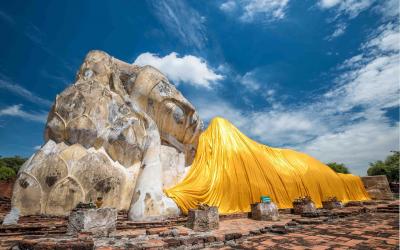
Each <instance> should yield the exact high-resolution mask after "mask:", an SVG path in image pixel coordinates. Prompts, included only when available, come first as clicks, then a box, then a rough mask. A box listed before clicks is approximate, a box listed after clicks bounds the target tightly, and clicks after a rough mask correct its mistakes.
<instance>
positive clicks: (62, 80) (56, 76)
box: [40, 69, 72, 85]
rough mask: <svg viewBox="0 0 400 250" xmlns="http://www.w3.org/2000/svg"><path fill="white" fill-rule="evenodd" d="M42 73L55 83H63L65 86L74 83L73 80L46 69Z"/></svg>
mask: <svg viewBox="0 0 400 250" xmlns="http://www.w3.org/2000/svg"><path fill="white" fill-rule="evenodd" d="M40 73H41V75H42V76H43V77H45V78H48V79H50V80H52V81H54V82H55V83H63V84H64V85H69V84H71V82H72V79H69V78H67V77H65V76H63V75H61V74H54V73H50V72H49V71H47V70H46V69H43V70H41V71H40Z"/></svg>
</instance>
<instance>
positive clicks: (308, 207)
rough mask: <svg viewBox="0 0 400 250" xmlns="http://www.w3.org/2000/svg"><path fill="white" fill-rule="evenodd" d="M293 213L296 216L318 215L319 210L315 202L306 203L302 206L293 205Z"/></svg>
mask: <svg viewBox="0 0 400 250" xmlns="http://www.w3.org/2000/svg"><path fill="white" fill-rule="evenodd" d="M293 213H294V214H304V213H307V214H314V213H317V209H316V208H315V205H314V202H312V201H310V202H306V203H302V204H296V203H293Z"/></svg>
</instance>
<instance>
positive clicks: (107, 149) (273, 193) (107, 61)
mask: <svg viewBox="0 0 400 250" xmlns="http://www.w3.org/2000/svg"><path fill="white" fill-rule="evenodd" d="M202 126H203V125H202V121H201V120H200V119H199V117H198V114H197V112H196V111H195V109H194V107H193V105H192V104H190V103H189V102H188V100H186V99H185V98H184V97H183V96H182V94H181V93H180V92H179V91H178V90H177V89H176V88H175V87H174V85H172V84H171V83H170V82H169V81H168V79H167V78H166V77H165V76H164V75H163V74H162V73H160V72H159V71H158V70H157V69H155V68H153V67H150V66H144V67H139V66H137V65H131V64H128V63H125V62H122V61H120V60H118V59H115V58H113V57H111V56H109V55H107V54H106V53H104V52H101V51H92V52H90V53H88V55H87V56H86V58H85V60H84V62H83V64H82V65H81V67H80V69H79V71H78V73H77V77H76V81H75V83H74V84H73V85H71V86H69V87H68V88H67V89H65V90H64V91H63V92H62V93H61V94H60V95H58V96H57V97H56V100H55V103H54V105H53V107H52V109H51V111H50V113H49V116H48V120H47V123H46V129H45V144H44V145H43V146H42V147H41V148H40V149H39V150H38V151H37V152H36V153H35V154H34V155H33V156H31V157H30V158H29V160H28V161H27V162H25V164H24V165H23V166H22V167H21V169H20V171H19V173H18V177H17V180H16V183H15V185H14V189H13V197H12V206H13V207H16V208H18V209H19V210H20V213H21V214H22V215H28V214H51V215H67V214H68V213H69V212H70V211H71V210H72V209H73V208H74V207H75V206H76V205H77V204H78V203H79V202H90V201H95V200H96V199H97V198H98V197H101V198H102V200H103V206H106V207H107V206H108V207H115V208H117V209H119V210H129V214H128V217H129V219H130V220H134V221H151V220H159V219H163V218H166V217H169V216H177V215H179V214H180V213H181V212H183V213H187V211H188V209H190V208H194V207H196V206H197V205H198V204H199V203H204V204H208V205H215V206H218V209H219V212H221V213H236V212H247V211H249V210H250V204H252V203H254V202H257V201H259V199H260V196H261V195H268V196H270V197H271V199H272V201H273V202H275V203H276V204H277V205H278V207H280V208H289V207H291V206H292V201H293V200H294V199H296V198H298V197H301V196H310V197H311V198H312V199H313V201H314V202H315V203H316V205H317V206H321V202H322V201H323V200H324V199H327V198H328V197H333V196H334V197H337V198H338V199H339V200H341V201H343V202H346V201H349V200H366V199H369V197H368V195H367V193H366V192H365V189H364V187H363V185H362V183H361V180H360V178H359V177H358V176H354V175H342V174H336V173H335V172H334V171H333V170H331V169H330V168H329V167H328V166H326V165H324V164H323V163H321V162H319V161H318V160H316V159H314V158H312V157H310V156H308V155H306V154H302V153H299V152H296V151H293V150H288V149H278V148H271V147H268V146H265V145H262V144H259V143H257V142H255V141H253V140H251V139H250V138H248V137H246V136H245V135H244V134H242V133H241V132H240V131H239V130H238V129H237V128H235V127H234V126H233V125H232V124H231V123H229V122H228V121H227V120H225V119H223V118H215V119H213V120H212V121H211V122H210V124H209V126H208V128H207V130H205V131H204V132H203V131H202V130H203V128H202ZM267 130H268V128H266V132H267Z"/></svg>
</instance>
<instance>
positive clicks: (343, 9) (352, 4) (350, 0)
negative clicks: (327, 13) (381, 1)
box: [319, 0, 375, 19]
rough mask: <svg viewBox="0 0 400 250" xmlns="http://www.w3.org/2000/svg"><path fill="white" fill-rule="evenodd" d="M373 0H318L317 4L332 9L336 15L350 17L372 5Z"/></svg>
mask: <svg viewBox="0 0 400 250" xmlns="http://www.w3.org/2000/svg"><path fill="white" fill-rule="evenodd" d="M374 2H375V0H320V1H319V6H320V7H321V8H322V9H332V10H333V11H335V12H336V14H337V16H341V15H346V16H348V17H349V18H350V19H352V18H355V17H357V16H358V15H359V14H360V13H361V12H363V11H364V10H366V9H368V8H369V7H370V6H372V4H373V3H374Z"/></svg>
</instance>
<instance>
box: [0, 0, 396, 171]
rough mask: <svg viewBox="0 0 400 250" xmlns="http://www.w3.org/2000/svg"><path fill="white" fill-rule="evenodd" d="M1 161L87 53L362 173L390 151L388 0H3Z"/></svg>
mask: <svg viewBox="0 0 400 250" xmlns="http://www.w3.org/2000/svg"><path fill="white" fill-rule="evenodd" d="M0 6H1V7H0V29H1V31H2V39H1V46H0V58H1V60H0V138H1V141H2V143H1V145H0V155H3V156H6V155H23V156H29V155H31V154H32V153H33V152H34V151H35V150H36V148H37V147H38V146H40V145H41V144H42V143H43V130H44V125H45V121H46V117H47V113H48V111H49V109H50V107H51V105H52V102H53V101H54V99H55V96H56V94H57V93H59V92H61V91H62V90H63V89H65V88H66V87H67V86H68V85H69V84H71V83H73V80H74V77H75V73H76V71H77V70H78V68H79V66H80V64H81V62H82V60H83V58H84V56H85V54H86V53H87V52H88V51H90V50H93V49H100V50H104V51H106V52H107V53H109V54H111V55H112V56H114V57H116V58H119V59H121V60H124V61H127V62H131V63H137V64H141V65H143V64H151V65H153V66H156V67H157V68H159V69H160V70H161V71H162V72H164V73H165V74H166V75H168V77H169V78H170V79H171V80H172V82H174V84H176V85H177V87H178V89H180V90H181V91H182V92H183V94H184V95H185V96H186V97H187V98H188V99H189V100H190V101H191V102H192V103H193V104H194V105H195V107H196V108H197V109H198V111H199V112H200V116H201V117H202V119H203V120H204V121H205V122H206V123H207V122H208V121H210V119H212V117H214V116H222V117H225V118H227V119H229V120H230V121H231V122H232V123H233V124H235V125H236V126H237V127H239V129H241V130H242V131H243V132H244V133H245V134H247V135H248V136H249V137H251V138H253V139H255V140H257V141H259V142H262V143H264V144H267V145H270V146H274V147H289V148H293V149H296V150H300V151H303V152H306V153H309V154H311V155H312V156H314V157H316V158H318V159H320V160H321V161H324V162H329V161H337V162H343V163H345V164H347V165H348V167H349V168H350V170H351V171H352V172H353V173H355V174H360V175H365V174H366V169H367V168H368V163H369V162H372V161H375V160H380V159H384V158H385V156H386V155H388V154H389V153H390V150H398V149H399V95H400V94H399V81H400V79H399V77H400V68H399V67H400V66H399V51H400V47H399V46H400V45H399V44H400V33H399V4H398V1H397V0H386V1H374V0H358V1H355V0H315V1H294V0H252V1H250V0H220V1H194V0H193V1H183V0H150V1H40V2H37V1H35V2H34V1H28V2H27V1H3V2H2V3H1V4H0Z"/></svg>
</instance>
